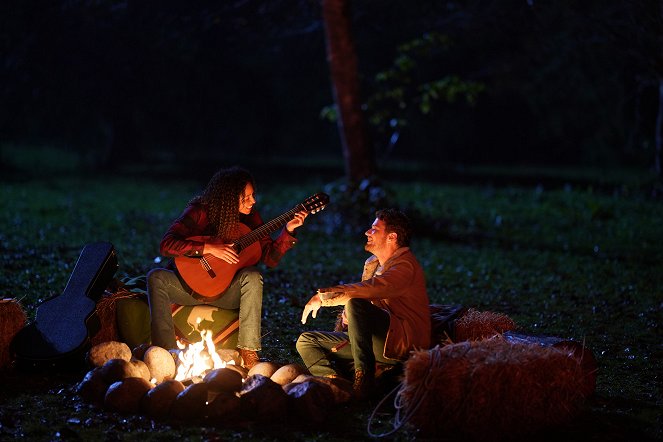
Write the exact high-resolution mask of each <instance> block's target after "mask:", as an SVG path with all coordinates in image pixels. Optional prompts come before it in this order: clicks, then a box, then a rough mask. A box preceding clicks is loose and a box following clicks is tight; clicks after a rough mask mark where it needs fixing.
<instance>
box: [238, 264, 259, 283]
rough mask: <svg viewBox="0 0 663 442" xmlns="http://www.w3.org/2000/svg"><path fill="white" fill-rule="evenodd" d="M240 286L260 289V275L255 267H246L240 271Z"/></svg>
mask: <svg viewBox="0 0 663 442" xmlns="http://www.w3.org/2000/svg"><path fill="white" fill-rule="evenodd" d="M240 276H241V278H242V285H246V284H251V285H259V286H261V287H262V273H261V272H260V270H258V268H257V267H246V268H243V269H242V270H240Z"/></svg>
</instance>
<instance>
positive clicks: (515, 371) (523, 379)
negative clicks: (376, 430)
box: [398, 336, 585, 440]
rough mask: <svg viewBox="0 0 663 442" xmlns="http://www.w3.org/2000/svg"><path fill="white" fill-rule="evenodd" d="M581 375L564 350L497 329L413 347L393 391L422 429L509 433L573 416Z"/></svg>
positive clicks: (579, 401)
mask: <svg viewBox="0 0 663 442" xmlns="http://www.w3.org/2000/svg"><path fill="white" fill-rule="evenodd" d="M582 378H583V370H582V367H581V366H580V364H579V361H578V360H577V358H575V357H573V356H572V355H570V354H569V352H568V351H563V350H560V349H558V348H554V347H543V346H539V345H528V344H522V343H510V342H507V341H506V340H504V339H503V338H502V337H501V336H496V337H494V338H492V339H486V340H483V341H474V342H470V341H467V342H462V343H458V344H452V345H448V346H446V347H443V348H439V347H435V348H434V349H432V350H428V351H418V352H414V353H413V354H412V356H411V357H410V359H409V360H408V361H407V362H406V364H405V379H404V381H403V384H402V387H401V390H400V391H399V393H398V394H399V395H400V396H401V399H402V401H403V404H404V409H405V411H406V414H409V415H408V416H407V419H408V420H409V423H410V424H411V425H414V426H416V427H417V428H419V429H420V430H421V431H422V432H424V433H425V434H438V435H439V434H446V435H453V436H454V437H465V438H471V439H473V440H483V439H492V440H495V439H496V438H499V437H502V438H504V439H514V438H517V437H521V436H523V435H527V434H531V433H533V432H535V431H537V430H540V429H542V428H544V427H547V426H552V425H559V424H563V423H566V422H568V421H569V420H571V419H572V418H573V417H575V416H576V415H577V413H578V411H579V410H580V408H581V406H582V405H583V403H584V401H585V395H584V394H583V389H582V388H579V386H582V384H583V382H584V381H583V379H582Z"/></svg>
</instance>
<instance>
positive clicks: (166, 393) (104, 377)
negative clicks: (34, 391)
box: [76, 341, 352, 425]
mask: <svg viewBox="0 0 663 442" xmlns="http://www.w3.org/2000/svg"><path fill="white" fill-rule="evenodd" d="M233 353H234V354H233ZM174 354H175V352H169V351H167V350H165V349H163V348H161V347H157V346H147V345H142V346H139V347H136V348H135V349H134V350H131V349H130V348H129V347H128V346H127V345H126V344H125V343H122V342H116V341H110V342H105V343H101V344H98V345H96V346H94V347H93V348H92V349H91V350H90V352H89V353H88V358H87V359H88V362H89V364H90V366H91V367H92V368H91V370H90V371H88V372H87V374H86V375H85V376H84V378H83V380H82V381H81V382H80V383H79V384H78V385H77V386H76V392H77V394H78V396H79V397H80V398H81V399H82V400H83V401H84V402H86V403H89V404H91V405H93V406H95V407H99V408H103V409H104V410H107V411H112V412H118V413H121V414H142V415H145V416H149V417H151V418H153V419H156V420H167V421H179V422H202V423H206V424H211V425H238V424H242V423H251V422H258V423H268V422H272V423H273V422H283V421H285V420H287V419H288V418H295V417H296V418H297V419H304V420H305V421H306V422H312V423H317V422H322V420H323V419H324V416H325V413H327V412H328V407H329V404H341V403H345V402H347V401H349V400H350V399H351V397H352V384H351V383H350V382H349V381H347V380H344V379H339V378H335V379H328V378H321V377H316V376H312V375H310V373H309V372H308V371H307V370H306V369H305V368H304V367H302V366H301V365H299V364H285V365H280V364H277V363H274V362H259V363H258V364H256V365H255V366H254V367H253V368H252V369H251V370H249V371H247V370H246V369H244V368H243V367H241V366H239V365H237V364H236V362H237V359H238V358H239V356H238V354H237V352H236V351H232V352H229V351H227V350H225V352H224V350H219V354H220V356H221V358H222V359H224V360H225V361H227V362H228V363H227V365H226V366H225V367H223V368H216V369H211V370H209V371H207V372H206V374H205V375H204V376H203V377H202V378H196V379H186V380H182V381H180V380H176V379H175V378H176V365H177V362H176V358H175V357H174Z"/></svg>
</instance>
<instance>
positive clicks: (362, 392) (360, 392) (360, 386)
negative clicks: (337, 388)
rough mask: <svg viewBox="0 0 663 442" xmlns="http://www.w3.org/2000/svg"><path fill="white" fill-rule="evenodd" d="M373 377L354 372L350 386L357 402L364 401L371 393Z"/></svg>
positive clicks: (359, 371) (361, 372)
mask: <svg viewBox="0 0 663 442" xmlns="http://www.w3.org/2000/svg"><path fill="white" fill-rule="evenodd" d="M374 380H375V379H374V377H373V374H371V373H366V372H364V371H362V370H355V380H354V383H353V384H352V391H353V393H354V397H355V399H356V400H358V401H365V400H366V399H368V398H369V397H370V396H371V394H372V393H373V384H374Z"/></svg>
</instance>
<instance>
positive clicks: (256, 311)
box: [147, 267, 262, 351]
mask: <svg viewBox="0 0 663 442" xmlns="http://www.w3.org/2000/svg"><path fill="white" fill-rule="evenodd" d="M147 297H148V301H149V304H150V316H151V321H152V327H151V329H152V345H158V346H159V347H163V348H165V349H174V348H177V345H176V343H175V328H174V326H173V316H172V304H178V305H203V304H204V305H211V306H214V307H218V308H221V309H226V310H235V309H239V335H238V337H237V347H238V348H244V349H247V350H254V351H258V350H260V320H261V318H262V274H261V273H260V271H259V270H258V269H257V268H256V267H246V268H243V269H241V270H239V271H238V272H237V273H236V274H235V277H234V278H233V280H232V281H231V282H230V285H229V286H228V288H227V289H226V290H225V292H223V296H221V297H220V298H219V299H217V300H214V301H211V302H205V300H200V299H196V298H194V297H193V296H192V295H191V293H190V292H189V291H187V290H186V288H184V287H183V286H182V283H181V282H180V279H179V277H178V276H177V275H176V274H175V272H173V271H171V270H167V269H154V270H151V271H150V272H149V273H148V274H147Z"/></svg>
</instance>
